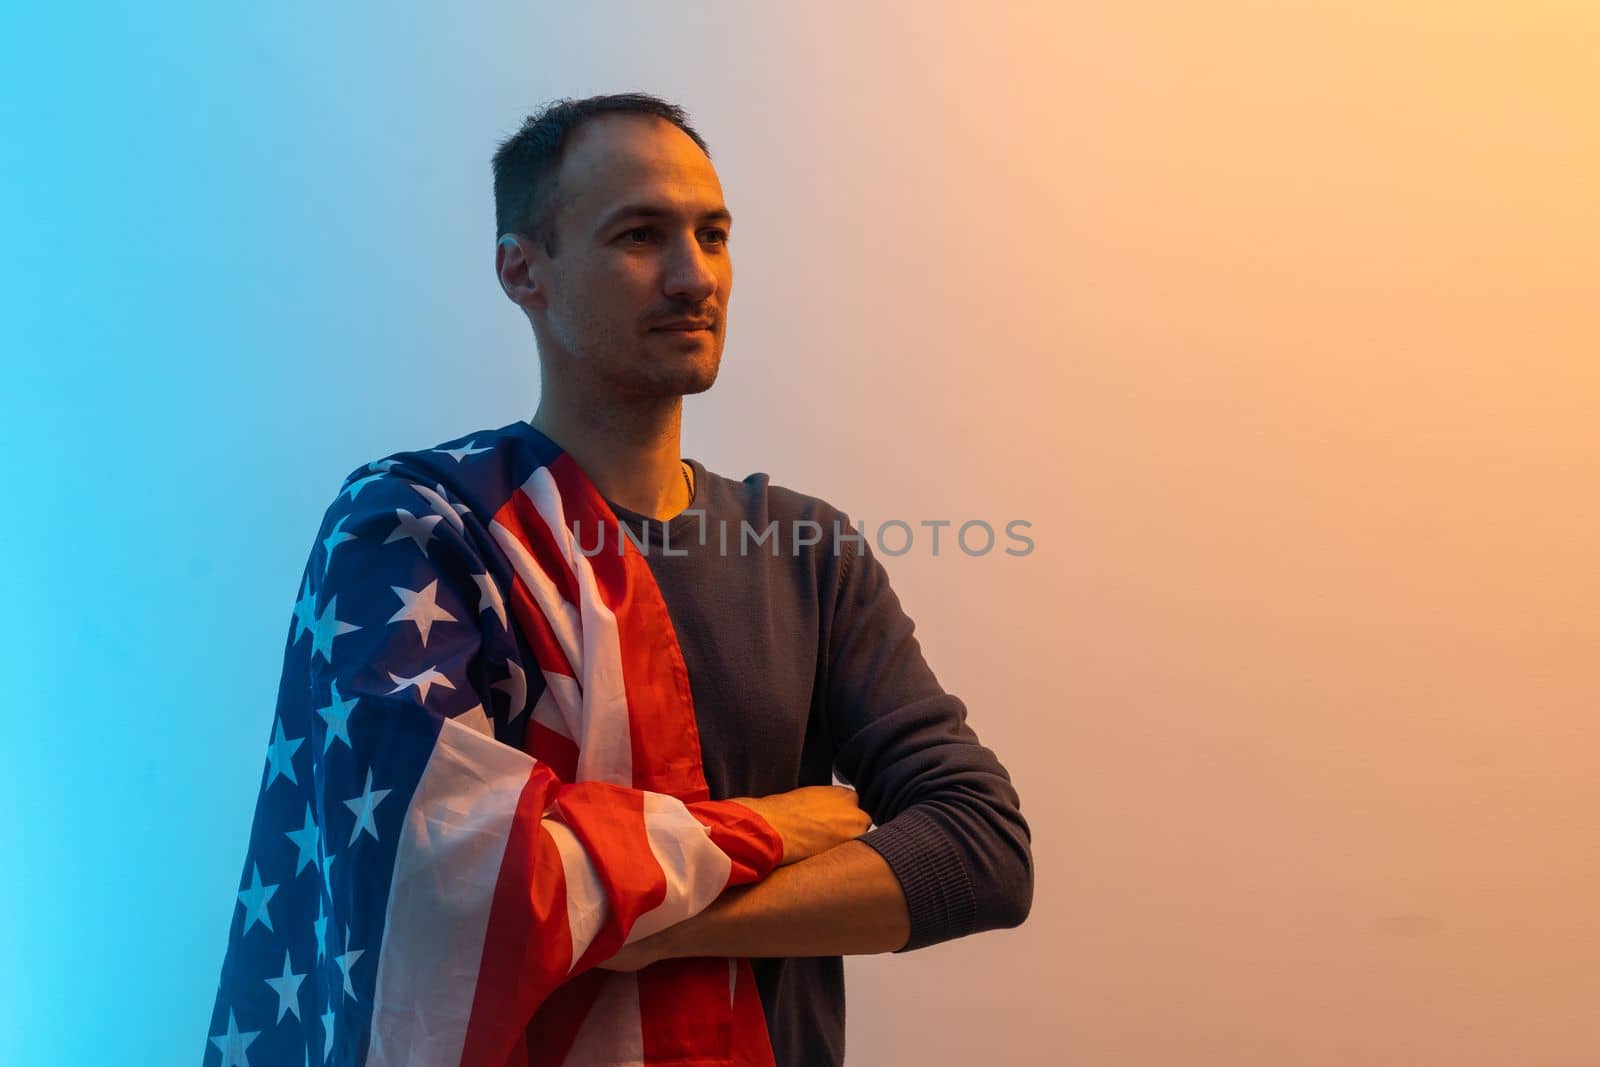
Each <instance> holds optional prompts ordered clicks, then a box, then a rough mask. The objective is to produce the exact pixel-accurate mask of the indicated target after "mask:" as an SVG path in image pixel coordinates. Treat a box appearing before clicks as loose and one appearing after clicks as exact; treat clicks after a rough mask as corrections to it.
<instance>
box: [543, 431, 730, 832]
mask: <svg viewBox="0 0 1600 1067" xmlns="http://www.w3.org/2000/svg"><path fill="white" fill-rule="evenodd" d="M550 474H551V476H552V477H554V478H555V482H556V487H557V488H558V489H559V491H560V493H561V499H562V506H563V510H564V511H565V512H566V517H567V521H568V522H572V521H575V520H580V521H581V522H582V523H583V527H586V528H590V529H594V528H596V524H597V523H598V524H600V526H601V527H603V528H604V529H605V530H606V540H605V542H604V546H603V547H602V549H601V551H599V552H597V553H596V554H595V555H593V556H590V557H588V562H589V565H590V567H591V568H592V569H593V571H594V576H595V580H596V584H597V585H598V586H599V589H600V598H601V600H602V601H603V602H604V603H605V605H606V607H608V608H610V609H611V612H612V614H613V615H614V616H615V617H616V624H617V639H618V645H619V646H620V647H621V651H622V677H623V684H624V687H625V689H626V691H627V701H628V726H629V733H630V738H631V747H632V750H633V784H634V786H635V787H637V788H639V789H650V790H654V791H656V792H659V793H668V794H671V795H672V796H675V797H677V798H678V799H680V800H683V801H686V802H687V801H693V800H706V799H709V798H710V796H711V792H710V790H709V789H707V788H706V782H705V771H704V769H703V764H702V762H701V754H700V733H699V729H698V727H697V726H696V723H695V718H694V698H693V697H692V695H691V694H690V690H689V670H688V668H687V667H685V666H684V663H683V653H682V652H681V651H680V650H679V648H678V637H677V631H676V630H675V629H674V628H673V625H672V616H671V615H670V614H668V612H667V604H666V601H665V600H663V599H662V597H661V590H660V589H659V588H658V587H657V586H656V582H655V576H654V575H652V574H651V573H650V565H649V563H648V562H647V561H646V560H645V558H644V557H643V556H642V555H640V553H639V550H638V549H637V548H635V547H634V545H633V542H632V540H631V539H629V538H628V537H626V536H624V535H623V533H622V531H621V528H620V526H619V525H618V524H617V519H616V516H615V514H614V513H613V512H612V511H611V508H610V507H609V506H608V505H607V504H606V502H605V500H604V498H602V497H601V496H600V493H599V491H598V490H597V489H595V487H594V483H592V482H591V481H589V478H588V476H587V475H585V474H584V473H583V470H582V469H581V468H580V467H578V465H577V464H576V463H575V462H574V461H573V459H572V457H571V456H569V455H567V454H566V453H562V454H561V455H560V456H559V457H557V458H556V459H555V460H553V461H552V462H551V463H550ZM618 546H620V547H621V550H622V554H621V555H618V553H617V547H618Z"/></svg>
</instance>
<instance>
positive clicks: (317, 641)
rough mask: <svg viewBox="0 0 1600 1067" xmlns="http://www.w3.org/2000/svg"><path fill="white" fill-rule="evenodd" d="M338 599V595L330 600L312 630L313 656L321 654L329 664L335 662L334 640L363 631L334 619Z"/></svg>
mask: <svg viewBox="0 0 1600 1067" xmlns="http://www.w3.org/2000/svg"><path fill="white" fill-rule="evenodd" d="M338 599H339V596H338V594H337V593H336V594H334V595H333V596H331V597H329V598H328V606H327V607H325V608H323V609H322V614H321V615H318V616H317V619H316V623H315V624H314V625H313V626H312V630H311V654H312V655H313V656H315V655H319V654H320V655H321V656H322V658H323V659H325V660H327V661H328V662H329V663H332V662H333V639H334V638H335V637H340V636H343V635H344V634H347V633H351V632H353V631H355V630H359V629H361V627H359V626H356V625H354V624H352V623H348V622H340V621H339V620H338V619H337V618H335V617H334V604H335V603H336V602H337V601H338Z"/></svg>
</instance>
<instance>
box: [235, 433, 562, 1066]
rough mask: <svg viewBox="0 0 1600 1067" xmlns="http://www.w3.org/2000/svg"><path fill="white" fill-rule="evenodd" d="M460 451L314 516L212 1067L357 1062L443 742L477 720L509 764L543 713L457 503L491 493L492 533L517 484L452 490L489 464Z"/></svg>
mask: <svg viewBox="0 0 1600 1067" xmlns="http://www.w3.org/2000/svg"><path fill="white" fill-rule="evenodd" d="M455 445H456V447H453V448H448V447H444V446H441V447H440V448H437V449H433V450H429V451H428V453H403V454H399V455H400V456H401V457H402V458H401V459H399V460H396V459H389V460H380V461H377V462H375V463H372V464H368V465H366V466H364V467H362V468H360V469H358V470H357V471H354V472H352V473H351V474H350V475H349V476H348V477H347V478H346V479H345V480H344V483H343V485H342V486H341V488H340V491H339V493H338V495H337V496H336V498H335V499H334V501H333V503H332V504H331V505H330V506H329V507H328V509H327V511H326V512H325V514H324V516H323V521H322V525H321V528H320V529H319V531H318V534H317V537H316V539H315V541H314V543H313V545H312V549H311V553H310V556H309V558H308V560H307V563H306V567H305V570H304V571H303V573H302V575H301V580H300V592H299V595H298V598H297V600H296V602H295V604H294V610H293V618H292V620H291V622H290V625H289V634H288V637H287V640H286V644H285V651H284V660H283V673H282V677H281V679H280V682H279V690H278V698H277V705H276V710H275V714H274V716H273V720H272V725H271V730H270V732H269V737H268V742H267V749H266V758H265V765H264V767H263V769H262V776H261V785H260V789H259V792H258V794H257V799H256V809H255V816H254V821H253V824H252V826H251V831H250V839H249V848H248V854H247V856H246V858H245V862H244V866H243V871H242V874H241V877H240V883H239V890H238V902H237V904H236V906H235V909H234V916H233V920H232V924H231V927H230V929H229V936H228V945H227V951H226V955H225V957H224V960H223V966H222V974H221V981H220V983H219V986H218V990H217V997H216V1001H215V1005H214V1007H213V1011H212V1018H211V1027H210V1030H209V1033H208V1040H207V1043H206V1048H205V1059H204V1062H205V1063H206V1064H208V1065H211V1064H220V1065H222V1067H235V1065H238V1067H271V1065H279V1064H284V1065H289V1064H293V1065H302V1064H304V1065H309V1064H319V1065H320V1064H350V1065H355V1064H360V1063H362V1062H364V1060H365V1057H366V1051H367V1040H368V1033H369V1031H370V1027H371V1021H372V1010H373V994H374V989H375V986H376V976H377V968H378V966H379V963H380V956H381V954H380V948H381V945H382V942H383V936H384V918H385V906H386V903H387V900H388V896H389V889H390V880H391V875H392V872H393V869H394V863H395V854H396V848H397V844H398V842H399V839H400V836H401V833H402V831H403V827H402V825H401V822H402V820H403V818H404V815H405V811H406V808H407V805H408V804H409V802H410V799H411V796H412V793H413V792H414V791H415V789H416V787H417V783H418V781H419V780H420V779H421V776H422V772H423V770H424V768H425V767H426V766H427V762H428V759H429V756H430V754H431V752H432V749H433V745H434V742H435V740H436V739H437V737H438V731H439V726H440V724H441V723H442V721H443V720H444V719H445V718H447V717H454V716H458V715H463V714H469V713H481V714H483V715H485V716H488V717H489V718H490V719H491V720H492V721H493V722H494V728H495V733H496V736H500V737H502V738H503V739H506V740H508V741H509V742H510V743H512V744H517V743H519V735H520V729H521V728H522V727H523V726H525V724H526V717H525V716H524V717H522V718H521V719H520V720H519V719H518V716H519V715H520V714H521V712H522V710H523V709H524V707H526V706H527V705H528V703H529V701H530V699H533V698H537V696H538V695H539V693H538V692H534V693H531V694H530V693H529V692H528V685H529V681H528V672H527V671H526V670H525V666H524V665H525V664H530V663H531V662H532V661H531V657H529V656H527V654H526V653H525V650H523V649H522V648H521V647H520V644H519V642H518V640H517V639H516V637H515V635H514V634H513V633H512V632H511V631H510V630H509V629H508V627H507V612H506V606H505V602H504V599H503V593H502V590H503V589H504V588H506V584H505V583H506V582H507V581H508V578H507V576H506V565H505V563H504V561H503V560H500V559H498V558H494V554H493V553H487V552H484V551H481V550H480V548H479V547H478V546H480V545H483V544H485V543H486V542H485V539H484V537H483V535H482V528H481V525H478V526H476V528H475V529H474V528H469V526H471V525H472V524H476V523H477V522H478V519H477V517H476V515H475V514H474V511H473V508H472V506H471V505H470V504H469V503H468V502H467V501H466V500H465V499H463V498H464V497H467V496H469V495H478V494H479V493H480V492H481V493H482V495H481V496H480V499H479V500H478V503H480V505H481V504H486V505H487V506H488V509H489V513H492V511H493V509H494V507H495V505H496V499H497V498H496V494H497V493H498V494H505V493H508V492H509V488H510V486H511V485H512V484H513V483H512V482H511V481H509V480H508V477H509V475H511V474H514V472H508V471H496V470H495V469H494V468H493V467H492V465H491V466H488V467H486V468H485V471H484V480H485V481H486V482H488V483H490V484H487V485H484V486H478V487H473V486H471V484H470V483H468V482H466V481H461V480H458V481H457V482H456V483H455V490H452V489H448V488H446V485H445V484H444V483H443V482H442V481H441V480H439V478H438V475H439V474H440V472H441V471H450V470H451V469H452V468H453V469H454V471H455V472H456V473H459V472H460V471H461V470H463V469H464V468H463V467H462V465H463V464H464V463H466V462H468V461H470V459H471V457H474V456H477V455H479V454H480V453H486V452H489V451H490V449H489V448H488V447H474V443H473V442H472V441H464V442H462V441H458V442H456V443H455ZM408 457H423V458H420V459H416V460H415V461H413V459H412V458H408ZM464 486H465V487H466V488H463V487H464ZM532 678H533V679H534V683H535V685H536V686H537V687H539V688H541V689H542V682H540V681H539V679H540V676H539V673H538V671H537V670H534V671H533V672H532ZM380 722H381V728H380V726H378V725H376V724H378V723H380ZM380 740H381V744H380V743H379V742H380Z"/></svg>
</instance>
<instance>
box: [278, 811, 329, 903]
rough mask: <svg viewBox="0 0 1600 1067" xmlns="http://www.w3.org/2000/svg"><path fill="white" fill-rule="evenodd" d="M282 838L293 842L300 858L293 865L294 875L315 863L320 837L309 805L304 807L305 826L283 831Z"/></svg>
mask: <svg viewBox="0 0 1600 1067" xmlns="http://www.w3.org/2000/svg"><path fill="white" fill-rule="evenodd" d="M283 836H284V837H287V838H288V839H289V840H290V841H293V842H294V847H295V848H297V849H299V850H300V856H299V858H298V859H297V860H296V861H295V865H294V873H295V874H299V873H300V872H301V871H303V870H305V869H306V864H308V863H315V862H316V861H317V841H318V839H319V838H320V837H321V836H322V835H321V833H320V832H319V831H318V830H317V821H316V820H315V819H314V818H312V817H311V805H310V804H307V805H306V822H305V825H304V826H302V827H300V829H298V830H285V831H284V832H283ZM319 899H320V898H319Z"/></svg>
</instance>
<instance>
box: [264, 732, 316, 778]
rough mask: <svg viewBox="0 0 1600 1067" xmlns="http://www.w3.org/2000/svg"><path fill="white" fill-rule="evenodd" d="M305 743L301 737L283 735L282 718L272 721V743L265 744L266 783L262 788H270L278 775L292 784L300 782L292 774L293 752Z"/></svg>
mask: <svg viewBox="0 0 1600 1067" xmlns="http://www.w3.org/2000/svg"><path fill="white" fill-rule="evenodd" d="M305 743H306V739H305V738H303V737H294V738H290V737H285V736H283V720H282V719H278V720H275V721H274V722H273V724H272V744H271V745H269V746H267V768H268V774H267V784H266V785H265V786H263V787H262V788H263V789H270V788H272V783H273V782H276V781H277V780H278V776H279V775H282V776H283V777H285V778H287V779H289V781H290V782H291V783H292V784H294V785H299V784H300V783H299V782H298V781H296V780H295V776H294V754H295V751H296V750H297V749H298V748H299V747H300V746H301V745H303V744H305Z"/></svg>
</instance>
